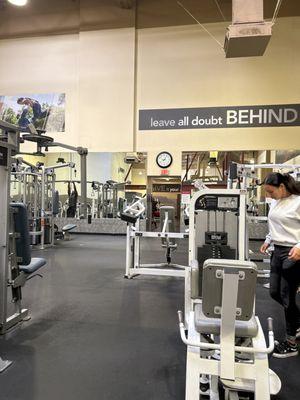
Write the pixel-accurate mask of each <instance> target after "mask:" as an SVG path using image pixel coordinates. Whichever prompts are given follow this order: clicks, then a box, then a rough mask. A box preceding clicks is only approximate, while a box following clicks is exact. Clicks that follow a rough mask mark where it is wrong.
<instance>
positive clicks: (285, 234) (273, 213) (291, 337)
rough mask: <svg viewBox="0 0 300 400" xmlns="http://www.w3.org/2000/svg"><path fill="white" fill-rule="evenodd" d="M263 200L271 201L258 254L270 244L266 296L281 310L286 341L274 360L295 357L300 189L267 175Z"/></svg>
mask: <svg viewBox="0 0 300 400" xmlns="http://www.w3.org/2000/svg"><path fill="white" fill-rule="evenodd" d="M264 186H265V191H266V196H267V197H271V198H272V199H273V201H272V203H271V207H270V211H269V215H268V224H269V234H268V235H267V237H266V240H265V243H264V244H263V245H262V246H261V248H260V251H261V252H262V253H265V252H266V251H267V249H268V247H269V246H270V244H271V242H272V243H273V244H274V252H273V253H272V256H271V274H270V295H271V297H272V298H273V299H274V300H276V301H277V302H278V303H279V304H281V305H282V306H283V307H284V312H285V322H286V339H285V340H284V341H282V342H280V343H278V342H277V343H276V345H275V350H274V353H273V356H274V357H278V358H285V357H290V356H296V355H298V346H297V343H296V339H297V333H298V334H299V331H298V332H297V330H298V329H299V327H300V310H299V307H298V306H297V304H296V295H297V290H298V287H299V285H300V187H299V184H298V183H297V182H295V180H294V179H293V178H292V177H291V176H290V175H288V174H280V173H277V172H276V173H271V174H269V175H268V176H267V177H266V179H265V180H264Z"/></svg>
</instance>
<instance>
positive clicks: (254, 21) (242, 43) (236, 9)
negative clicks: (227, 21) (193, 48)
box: [224, 0, 272, 58]
mask: <svg viewBox="0 0 300 400" xmlns="http://www.w3.org/2000/svg"><path fill="white" fill-rule="evenodd" d="M263 8H264V4H263V0H232V24H231V25H229V27H228V28H227V32H226V36H225V43H224V50H225V54H226V58H234V57H258V56H262V55H263V54H264V52H265V50H266V48H267V45H268V43H269V41H270V38H271V35H272V23H271V22H265V21H264V10H263Z"/></svg>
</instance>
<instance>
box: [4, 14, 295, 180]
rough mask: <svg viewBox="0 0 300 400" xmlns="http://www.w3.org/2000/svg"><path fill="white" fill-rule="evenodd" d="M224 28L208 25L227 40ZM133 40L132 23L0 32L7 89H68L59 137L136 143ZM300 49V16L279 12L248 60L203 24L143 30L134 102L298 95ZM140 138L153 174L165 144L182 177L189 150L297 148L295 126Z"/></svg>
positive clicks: (95, 143)
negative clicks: (266, 40)
mask: <svg viewBox="0 0 300 400" xmlns="http://www.w3.org/2000/svg"><path fill="white" fill-rule="evenodd" d="M225 27H226V24H225V23H218V24H209V25H207V28H208V29H209V30H210V31H211V32H212V34H213V35H215V36H216V37H217V38H218V40H220V41H221V42H222V41H223V38H224V32H225ZM134 39H135V37H134V29H133V28H125V29H115V30H103V31H92V32H83V33H80V34H74V35H61V36H49V37H37V38H26V39H12V40H2V41H0V60H1V63H0V94H8V95H13V94H18V93H23V92H24V93H35V92H36V93H45V92H65V93H66V95H67V97H66V107H67V108H66V132H65V133H57V134H55V135H54V137H55V139H57V140H60V141H63V142H65V143H67V144H72V145H75V146H76V145H81V146H87V147H88V148H89V151H95V152H102V151H111V152H115V151H121V152H124V151H130V150H133V137H134V132H133V118H134V102H133V101H134V81H135V79H134V52H135V48H134V46H135V41H134ZM299 48H300V17H294V18H281V19H278V21H277V23H276V25H275V27H274V33H273V37H272V39H271V42H270V45H269V47H268V49H267V52H266V54H265V56H263V57H256V58H246V59H225V58H224V54H223V52H222V50H221V49H220V48H219V47H218V45H217V43H215V42H214V41H213V40H212V39H211V37H209V36H208V35H207V34H206V33H205V32H203V30H202V29H201V28H200V27H199V26H198V25H192V26H179V27H169V28H155V29H143V30H139V31H138V45H137V49H136V50H137V55H138V59H137V71H136V72H137V87H136V90H137V93H136V94H137V107H136V109H137V111H138V110H139V109H144V108H177V107H204V106H227V105H254V104H281V103H299V93H300V75H299V65H300V52H299ZM3 60H4V61H3ZM136 139H137V150H138V151H148V154H149V160H148V175H159V174H160V169H159V168H158V167H157V166H156V162H155V159H156V155H157V154H158V152H159V151H162V150H167V151H170V152H171V153H172V155H173V158H174V162H173V165H172V166H171V168H170V172H171V174H172V175H180V173H181V151H184V150H185V151H201V150H202V151H203V150H242V149H244V150H246V149H253V150H255V149H262V150H263V149H285V148H289V149H293V148H295V149H297V148H300V135H299V128H298V127H297V128H291V127H289V128H261V129H260V128H253V129H238V128H235V129H208V130H197V129H195V130H180V131H172V130H169V131H147V132H139V131H137V132H136ZM30 148H32V146H29V145H28V144H27V145H26V146H25V147H23V149H26V150H29V149H30ZM55 151H57V149H55Z"/></svg>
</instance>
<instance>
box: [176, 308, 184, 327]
mask: <svg viewBox="0 0 300 400" xmlns="http://www.w3.org/2000/svg"><path fill="white" fill-rule="evenodd" d="M177 314H178V321H179V324H183V323H184V319H183V312H182V311H180V310H179V311H177Z"/></svg>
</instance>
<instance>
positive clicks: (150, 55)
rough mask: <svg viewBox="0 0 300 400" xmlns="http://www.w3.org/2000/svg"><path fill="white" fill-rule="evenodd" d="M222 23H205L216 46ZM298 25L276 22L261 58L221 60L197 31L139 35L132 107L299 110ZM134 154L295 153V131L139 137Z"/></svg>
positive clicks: (299, 144) (297, 21)
mask: <svg viewBox="0 0 300 400" xmlns="http://www.w3.org/2000/svg"><path fill="white" fill-rule="evenodd" d="M225 26H226V24H225V23H224V24H223V23H222V24H221V23H218V24H209V25H207V28H208V29H209V31H210V32H211V33H212V34H213V35H214V36H215V37H216V38H217V39H218V40H219V41H221V42H223V38H224V32H225ZM299 48H300V18H299V17H295V18H282V19H278V20H277V23H276V25H275V27H274V29H273V37H272V39H271V42H270V44H269V47H268V49H267V51H266V54H265V55H264V56H263V57H254V58H243V59H242V58H238V59H225V57H224V54H223V52H222V50H221V48H220V47H219V46H218V44H217V43H216V42H214V41H213V39H212V38H211V37H210V36H208V35H207V33H205V32H204V31H203V30H202V29H201V28H200V27H199V26H198V25H193V26H181V27H171V28H157V29H144V30H141V31H140V32H139V51H138V54H139V60H138V61H139V62H138V108H139V109H151V108H179V107H182V108H184V107H206V106H207V107H209V106H212V107H213V106H230V105H233V106H239V105H255V104H258V105H259V104H284V103H299V100H300V99H299V94H300V75H299V65H300V52H299ZM137 143H138V149H139V150H148V151H149V150H151V151H153V150H156V151H159V150H160V149H161V148H162V144H163V147H164V149H167V150H170V151H178V150H179V149H181V150H186V151H195V150H198V151H199V150H240V149H245V150H246V149H253V150H256V149H270V148H272V149H277V148H278V149H279V148H281V149H284V148H287V147H288V148H300V135H299V127H296V128H293V127H288V128H261V129H260V128H249V129H247V128H243V129H238V128H235V129H206V130H205V129H203V130H202V129H201V130H200V129H194V130H183V131H182V130H179V131H178V130H177V131H176V130H174V131H172V130H168V131H144V132H139V133H138V140H137Z"/></svg>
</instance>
